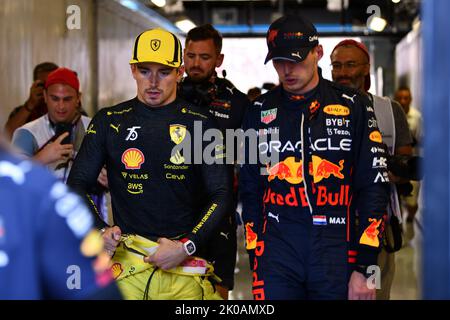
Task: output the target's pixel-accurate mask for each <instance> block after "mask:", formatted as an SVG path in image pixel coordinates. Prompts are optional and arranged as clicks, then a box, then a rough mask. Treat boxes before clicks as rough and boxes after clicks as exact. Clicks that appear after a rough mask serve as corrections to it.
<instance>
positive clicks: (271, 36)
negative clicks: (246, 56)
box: [267, 30, 278, 47]
mask: <svg viewBox="0 0 450 320" xmlns="http://www.w3.org/2000/svg"><path fill="white" fill-rule="evenodd" d="M277 35H278V30H269V35H268V36H267V42H268V43H270V44H271V45H272V46H274V47H276V45H275V38H276V37H277Z"/></svg>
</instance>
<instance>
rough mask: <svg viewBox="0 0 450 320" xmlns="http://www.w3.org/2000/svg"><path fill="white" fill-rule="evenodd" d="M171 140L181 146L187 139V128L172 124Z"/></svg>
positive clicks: (170, 129) (170, 130)
mask: <svg viewBox="0 0 450 320" xmlns="http://www.w3.org/2000/svg"><path fill="white" fill-rule="evenodd" d="M169 132H170V139H172V141H173V142H175V143H176V144H180V143H181V142H182V141H183V140H184V138H185V137H186V126H183V125H181V124H171V125H170V128H169Z"/></svg>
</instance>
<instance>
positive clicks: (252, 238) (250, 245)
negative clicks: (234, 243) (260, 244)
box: [245, 222, 258, 250]
mask: <svg viewBox="0 0 450 320" xmlns="http://www.w3.org/2000/svg"><path fill="white" fill-rule="evenodd" d="M252 227H253V222H247V223H246V224H245V242H246V249H247V250H252V249H255V248H256V240H257V238H258V236H257V235H256V233H255V232H253V229H252Z"/></svg>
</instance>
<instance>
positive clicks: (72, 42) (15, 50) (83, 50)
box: [0, 0, 94, 125]
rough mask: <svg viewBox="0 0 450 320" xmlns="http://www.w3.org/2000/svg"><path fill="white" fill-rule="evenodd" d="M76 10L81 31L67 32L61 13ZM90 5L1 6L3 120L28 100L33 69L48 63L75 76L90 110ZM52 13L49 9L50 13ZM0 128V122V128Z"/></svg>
mask: <svg viewBox="0 0 450 320" xmlns="http://www.w3.org/2000/svg"><path fill="white" fill-rule="evenodd" d="M70 4H74V5H78V6H79V7H80V9H81V30H71V31H70V30H68V29H67V27H66V16H67V15H66V9H67V6H68V5H70ZM93 4H94V2H93V1H91V0H78V1H77V0H74V1H72V0H71V1H70V3H69V1H64V0H2V1H1V5H0V39H1V43H2V44H1V46H0V63H1V67H0V68H1V69H0V70H1V72H0V97H1V107H0V112H1V116H2V118H3V120H5V118H6V117H7V115H8V114H9V112H10V111H11V110H12V109H13V108H14V107H16V106H17V105H20V104H22V103H23V102H24V100H25V99H26V98H27V97H28V93H29V88H30V86H31V83H32V78H33V68H34V66H35V65H36V64H38V63H40V62H43V61H53V62H55V63H57V64H59V65H61V66H67V67H70V68H72V69H74V70H76V71H77V72H78V73H79V76H80V82H81V90H82V92H83V94H84V97H83V104H84V106H86V107H87V110H90V108H89V106H91V105H92V99H93V97H92V90H91V88H90V84H89V70H90V69H91V63H92V61H91V57H90V45H89V42H90V38H89V36H90V35H93V34H94V32H93V31H94V29H93V25H94V24H93V21H92V19H91V16H90V15H89V14H88V13H89V12H92V6H93ZM50 8H51V9H50ZM1 125H3V122H2V123H1Z"/></svg>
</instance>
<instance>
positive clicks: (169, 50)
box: [130, 29, 182, 68]
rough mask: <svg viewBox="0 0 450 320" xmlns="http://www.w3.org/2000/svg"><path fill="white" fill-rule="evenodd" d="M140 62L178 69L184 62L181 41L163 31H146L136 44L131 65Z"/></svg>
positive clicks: (138, 37) (137, 39)
mask: <svg viewBox="0 0 450 320" xmlns="http://www.w3.org/2000/svg"><path fill="white" fill-rule="evenodd" d="M140 62H156V63H161V64H164V65H166V66H169V67H174V68H178V67H179V66H180V65H181V62H182V57H181V42H180V40H179V39H178V38H177V37H176V36H175V35H174V34H173V33H170V32H169V31H166V30H163V29H152V30H147V31H144V32H143V33H141V34H140V35H139V36H137V38H136V41H135V42H134V48H133V58H132V59H131V60H130V64H134V63H140Z"/></svg>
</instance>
